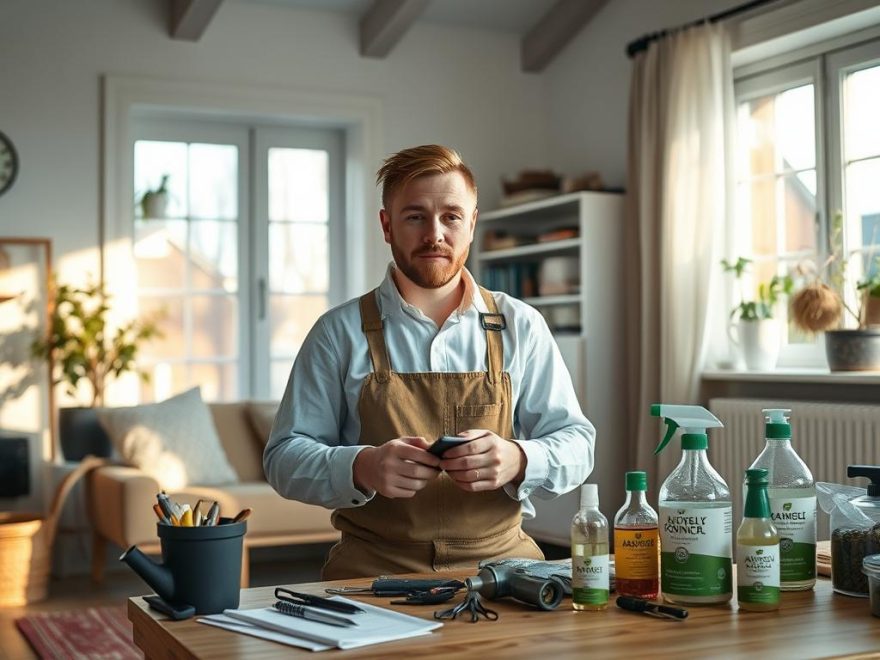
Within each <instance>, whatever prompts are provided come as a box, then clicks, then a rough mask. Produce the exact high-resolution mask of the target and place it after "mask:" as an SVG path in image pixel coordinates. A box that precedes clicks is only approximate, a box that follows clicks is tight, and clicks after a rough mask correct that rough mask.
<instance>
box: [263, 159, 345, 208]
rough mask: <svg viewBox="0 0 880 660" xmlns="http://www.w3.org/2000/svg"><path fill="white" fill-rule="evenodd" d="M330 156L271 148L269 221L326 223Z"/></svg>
mask: <svg viewBox="0 0 880 660" xmlns="http://www.w3.org/2000/svg"><path fill="white" fill-rule="evenodd" d="M328 176H329V173H328V156H327V152H326V151H318V150H315V149H286V148H285V149H281V148H274V149H269V220H294V221H305V222H327V221H328V219H329V217H330V212H329V209H328V201H327V194H328Z"/></svg>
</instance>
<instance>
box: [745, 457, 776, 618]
mask: <svg viewBox="0 0 880 660" xmlns="http://www.w3.org/2000/svg"><path fill="white" fill-rule="evenodd" d="M767 482H768V479H767V470H765V469H764V468H758V469H749V470H746V507H745V512H744V514H743V520H742V523H741V524H740V526H739V530H738V531H737V533H736V597H737V600H738V602H739V609H741V610H749V611H752V612H769V611H771V610H778V609H779V585H780V583H779V568H780V550H779V533H778V532H777V531H776V527H774V525H773V521H772V519H771V517H770V498H769V497H768V495H767Z"/></svg>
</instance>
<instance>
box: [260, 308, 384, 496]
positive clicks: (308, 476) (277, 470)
mask: <svg viewBox="0 0 880 660" xmlns="http://www.w3.org/2000/svg"><path fill="white" fill-rule="evenodd" d="M344 379H345V373H344V370H343V361H342V360H340V358H339V355H338V351H337V349H336V347H335V346H334V344H333V341H332V340H331V337H330V333H328V331H327V327H326V324H325V322H324V319H321V320H319V321H318V322H317V323H316V324H315V326H314V327H313V328H312V330H311V332H309V334H308V336H307V337H306V339H305V341H304V342H303V346H302V348H301V349H300V351H299V353H298V354H297V357H296V360H295V361H294V364H293V369H292V371H291V375H290V378H289V379H288V382H287V388H286V390H285V392H284V396H283V397H282V399H281V405H280V406H279V409H278V413H277V414H276V416H275V423H274V424H273V426H272V432H271V433H270V434H269V441H268V443H267V444H266V449H265V451H264V452H263V470H264V472H265V473H266V479H267V480H268V482H269V483H270V484H271V485H272V487H273V488H274V489H275V490H276V491H277V492H278V493H279V494H280V495H282V496H284V497H286V498H288V499H295V500H300V501H302V502H307V503H309V504H317V505H320V506H324V507H327V508H330V509H343V508H350V507H355V506H360V505H362V504H365V503H366V502H368V501H369V500H370V499H372V497H373V496H374V495H375V493H363V492H361V491H360V490H358V489H357V488H356V487H355V485H354V481H353V477H352V465H353V464H354V459H355V457H356V456H357V454H358V452H360V451H361V450H362V449H364V447H363V446H358V445H357V438H346V437H343V436H344V433H343V431H342V429H343V428H344V427H345V424H344V422H345V418H346V416H347V415H348V414H349V411H348V409H347V404H346V398H345V391H344Z"/></svg>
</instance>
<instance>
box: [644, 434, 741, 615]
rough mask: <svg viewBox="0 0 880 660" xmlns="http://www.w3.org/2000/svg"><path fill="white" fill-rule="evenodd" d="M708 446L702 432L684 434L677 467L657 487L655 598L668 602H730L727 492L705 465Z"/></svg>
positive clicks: (730, 515) (730, 523) (730, 520)
mask: <svg viewBox="0 0 880 660" xmlns="http://www.w3.org/2000/svg"><path fill="white" fill-rule="evenodd" d="M708 445H709V439H708V436H706V434H705V433H683V434H682V436H681V448H682V456H681V462H680V463H679V464H678V467H676V468H675V469H674V470H673V471H672V472H671V473H670V474H669V476H668V477H667V478H666V481H664V482H663V485H662V486H661V487H660V521H659V522H660V590H661V591H660V593H661V594H662V596H663V598H664V599H665V600H667V601H669V602H671V603H680V604H683V605H708V604H713V603H726V602H727V601H729V600H730V599H731V598H732V597H733V577H732V569H733V566H732V564H733V543H732V533H733V510H732V506H731V500H730V489H728V487H727V484H726V483H725V482H724V479H722V478H721V475H719V474H718V473H717V472H716V471H715V468H713V467H712V466H711V465H710V464H709V459H708V457H707V456H706V448H707V447H708ZM694 576H696V578H697V579H694Z"/></svg>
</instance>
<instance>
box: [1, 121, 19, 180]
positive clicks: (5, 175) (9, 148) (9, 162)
mask: <svg viewBox="0 0 880 660" xmlns="http://www.w3.org/2000/svg"><path fill="white" fill-rule="evenodd" d="M16 176H18V154H17V153H16V152H15V147H14V146H13V144H12V140H10V139H9V138H8V137H7V136H6V134H5V133H3V132H2V131H0V195H2V194H3V193H5V192H6V191H7V190H9V189H10V188H11V187H12V184H13V183H15V177H16Z"/></svg>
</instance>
